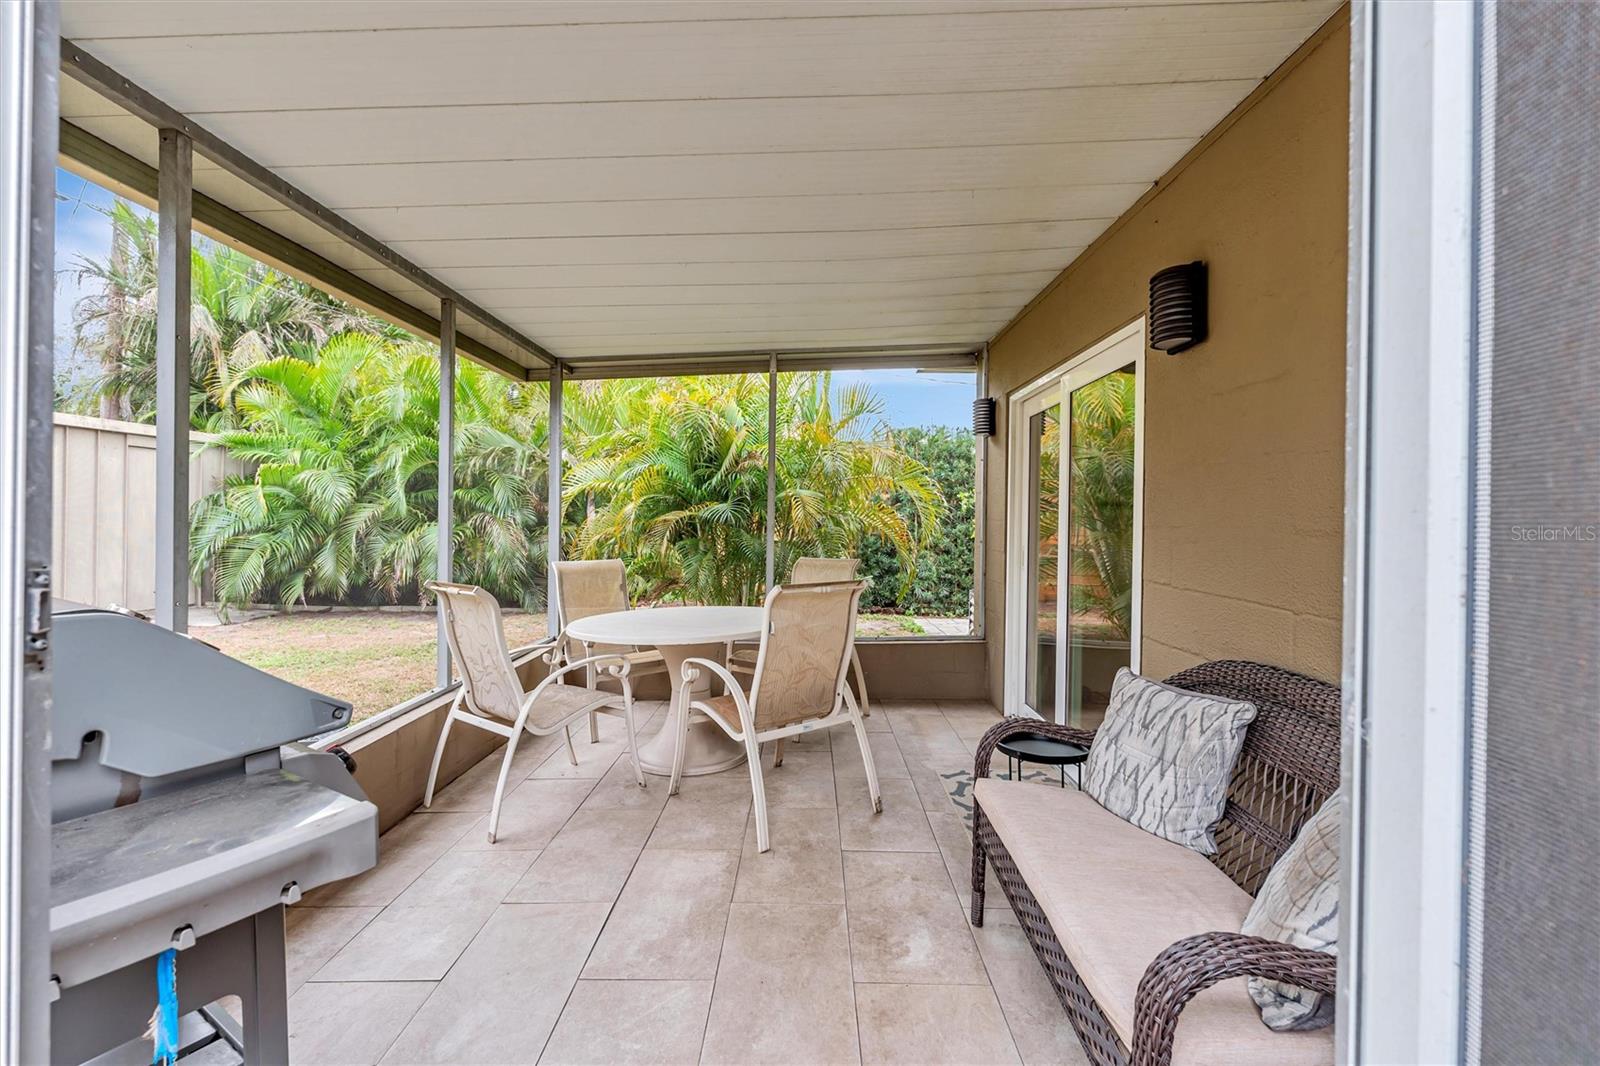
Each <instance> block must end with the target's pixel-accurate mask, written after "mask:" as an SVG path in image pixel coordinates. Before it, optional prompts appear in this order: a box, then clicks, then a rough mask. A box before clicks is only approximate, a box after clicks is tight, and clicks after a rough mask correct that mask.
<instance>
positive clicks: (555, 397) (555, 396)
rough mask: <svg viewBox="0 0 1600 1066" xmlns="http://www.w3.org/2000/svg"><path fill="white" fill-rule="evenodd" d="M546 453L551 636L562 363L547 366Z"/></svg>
mask: <svg viewBox="0 0 1600 1066" xmlns="http://www.w3.org/2000/svg"><path fill="white" fill-rule="evenodd" d="M545 441H546V445H545V452H546V455H547V459H546V461H547V463H548V464H549V467H550V489H549V497H550V511H549V514H548V515H547V521H546V523H545V524H546V525H547V526H548V527H549V528H548V529H547V530H546V535H547V536H548V537H549V538H550V542H549V547H548V548H547V549H546V551H545V559H546V563H545V569H546V571H548V573H547V579H548V584H547V586H546V593H545V619H546V622H545V624H546V625H547V626H548V627H549V632H550V635H551V636H555V635H556V633H558V632H560V630H561V619H560V616H559V615H558V614H557V612H556V563H557V562H559V561H560V559H561V510H562V508H561V364H560V363H557V364H556V365H555V366H553V367H551V368H550V428H549V432H548V433H547V434H546V437H545Z"/></svg>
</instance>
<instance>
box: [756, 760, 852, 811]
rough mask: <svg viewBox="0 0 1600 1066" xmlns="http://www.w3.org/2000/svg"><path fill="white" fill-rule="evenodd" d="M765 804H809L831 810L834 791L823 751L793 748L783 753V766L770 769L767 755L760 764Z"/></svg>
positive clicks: (770, 761)
mask: <svg viewBox="0 0 1600 1066" xmlns="http://www.w3.org/2000/svg"><path fill="white" fill-rule="evenodd" d="M763 769H764V771H765V772H764V773H763V775H762V777H763V782H764V784H765V786H766V791H767V806H768V807H769V808H771V807H810V808H814V809H817V810H823V809H826V810H830V811H831V810H833V809H834V808H835V807H836V806H837V796H838V792H837V790H836V789H835V788H834V785H833V759H832V757H831V756H830V754H829V753H828V752H826V751H822V750H819V749H814V748H797V749H791V750H788V751H785V752H784V755H783V765H782V766H780V767H778V768H777V769H773V768H772V759H771V756H768V758H767V762H766V765H765V766H764V767H763Z"/></svg>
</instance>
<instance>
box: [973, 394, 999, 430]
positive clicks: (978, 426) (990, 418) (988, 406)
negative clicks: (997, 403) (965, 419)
mask: <svg viewBox="0 0 1600 1066" xmlns="http://www.w3.org/2000/svg"><path fill="white" fill-rule="evenodd" d="M972 432H973V433H975V434H976V435H978V436H980V437H992V436H994V399H993V398H992V397H989V396H980V397H979V398H978V399H976V400H973V401H972Z"/></svg>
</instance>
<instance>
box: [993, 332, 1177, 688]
mask: <svg viewBox="0 0 1600 1066" xmlns="http://www.w3.org/2000/svg"><path fill="white" fill-rule="evenodd" d="M1144 336H1145V319H1144V317H1143V316H1140V317H1139V318H1136V319H1134V320H1133V321H1132V322H1130V323H1128V324H1127V325H1125V326H1123V327H1122V328H1121V329H1118V330H1117V331H1115V332H1114V333H1111V334H1109V335H1108V336H1106V337H1104V338H1102V339H1101V340H1099V341H1096V342H1095V343H1094V344H1092V345H1090V346H1089V347H1088V348H1085V349H1084V350H1083V351H1081V352H1079V353H1078V354H1077V355H1075V356H1073V357H1072V358H1071V359H1068V360H1067V361H1066V362H1064V363H1061V364H1060V365H1059V366H1056V367H1053V368H1051V369H1050V370H1048V371H1046V372H1045V373H1044V374H1041V375H1040V376H1038V377H1036V378H1034V379H1033V380H1032V381H1029V382H1028V383H1027V384H1025V385H1023V386H1021V387H1019V388H1016V389H1013V390H1012V391H1011V393H1010V394H1009V395H1008V396H1007V397H1006V610H1005V648H1006V654H1005V656H1004V660H1005V667H1004V669H1005V678H1004V683H1003V686H1002V690H1001V691H1002V699H1003V701H1004V706H1003V707H1002V708H1001V710H1002V712H1003V713H1005V714H1008V715H1020V716H1023V717H1028V718H1037V717H1039V715H1038V714H1037V713H1036V712H1035V711H1033V709H1032V708H1030V707H1027V706H1026V704H1025V702H1024V697H1025V694H1026V684H1027V681H1026V678H1025V676H1024V675H1025V673H1026V663H1027V656H1026V655H1025V654H1023V648H1024V647H1025V645H1026V643H1027V641H1028V639H1029V627H1028V582H1029V581H1031V580H1032V575H1031V574H1030V573H1029V572H1028V565H1027V564H1028V557H1029V552H1028V533H1029V525H1030V523H1029V504H1030V502H1031V501H1030V499H1029V485H1028V475H1029V470H1028V463H1027V461H1026V455H1027V450H1028V425H1027V423H1028V420H1027V419H1026V418H1024V417H1022V407H1023V405H1024V404H1025V403H1027V402H1028V401H1030V400H1033V399H1036V398H1037V397H1039V396H1040V395H1041V394H1043V393H1047V392H1050V391H1052V390H1054V391H1056V392H1057V393H1061V394H1062V395H1063V396H1064V389H1065V387H1066V385H1067V382H1068V379H1069V377H1071V376H1072V375H1073V374H1074V373H1076V372H1077V371H1080V370H1083V369H1086V368H1088V367H1090V366H1092V365H1093V363H1094V362H1095V361H1096V360H1097V359H1099V358H1101V357H1103V356H1104V355H1105V354H1106V353H1107V352H1110V351H1112V350H1113V349H1115V348H1116V347H1117V346H1119V345H1121V344H1124V343H1126V342H1127V341H1129V340H1132V339H1138V340H1139V342H1140V343H1139V346H1138V351H1137V355H1136V356H1135V358H1134V360H1133V363H1134V366H1135V368H1136V370H1135V378H1134V388H1135V390H1136V391H1135V408H1136V410H1137V412H1138V415H1137V421H1136V422H1135V425H1134V432H1135V438H1136V440H1135V444H1134V474H1133V477H1134V483H1133V492H1134V503H1133V525H1134V530H1133V587H1134V597H1133V634H1132V640H1131V645H1130V648H1129V662H1130V664H1131V668H1132V669H1133V670H1135V671H1137V670H1138V669H1139V661H1140V651H1141V646H1142V636H1143V621H1142V614H1143V600H1144V431H1145V402H1144V388H1145V353H1146V345H1145V343H1144ZM1109 369H1110V368H1109V367H1108V368H1107V370H1102V371H1100V373H1106V372H1108V371H1109ZM1095 376H1096V377H1098V376H1099V374H1096V375H1095ZM1067 460H1068V454H1067V450H1066V449H1065V448H1063V449H1062V454H1061V462H1062V476H1061V480H1060V484H1061V485H1062V486H1063V489H1062V492H1063V494H1065V492H1066V491H1067V490H1066V487H1065V486H1066V485H1067V483H1068V481H1067V476H1066V463H1067ZM1066 519H1067V509H1066V508H1065V507H1063V508H1061V509H1060V512H1059V520H1060V521H1061V523H1062V524H1063V526H1062V531H1061V534H1060V535H1059V536H1058V538H1057V542H1058V543H1061V544H1064V543H1066V538H1065V522H1066ZM1066 602H1067V601H1066V598H1065V597H1058V599H1057V606H1056V609H1057V612H1058V615H1059V614H1060V613H1063V612H1064V611H1065V605H1066ZM1057 632H1058V633H1063V634H1064V633H1065V632H1066V627H1065V625H1064V624H1063V622H1062V621H1060V620H1058V622H1057ZM1056 656H1057V662H1056V715H1057V718H1058V719H1060V718H1061V717H1062V716H1063V715H1064V714H1065V713H1066V702H1065V693H1066V683H1067V676H1066V669H1065V659H1066V644H1065V642H1063V641H1058V642H1057V647H1056Z"/></svg>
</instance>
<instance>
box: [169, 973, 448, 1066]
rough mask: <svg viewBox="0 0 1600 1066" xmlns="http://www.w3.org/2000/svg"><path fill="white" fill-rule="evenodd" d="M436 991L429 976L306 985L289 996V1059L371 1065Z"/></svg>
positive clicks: (315, 1064) (324, 1065)
mask: <svg viewBox="0 0 1600 1066" xmlns="http://www.w3.org/2000/svg"><path fill="white" fill-rule="evenodd" d="M432 991H433V985H432V984H431V983H429V982H423V981H376V982H359V983H357V982H348V983H339V984H322V983H312V984H309V985H306V986H305V987H304V988H302V989H300V991H298V992H296V993H295V994H294V995H293V996H291V997H289V1061H290V1062H293V1063H297V1064H305V1066H370V1064H372V1063H375V1062H377V1061H378V1060H379V1059H380V1058H382V1057H383V1053H384V1052H385V1051H387V1050H388V1048H389V1045H390V1044H392V1043H393V1042H394V1038H395V1037H396V1036H398V1035H400V1030H401V1029H403V1028H405V1025H406V1023H407V1022H409V1021H410V1020H411V1018H412V1016H413V1015H414V1014H416V1013H417V1008H419V1007H421V1006H422V1002H423V1000H425V999H427V998H428V995H429V994H430V993H431V992H432ZM184 1061H185V1062H188V1061H189V1060H188V1059H185V1060H184Z"/></svg>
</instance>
